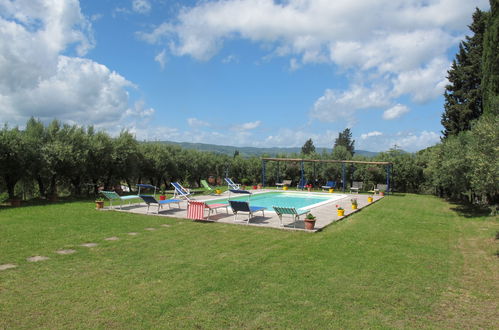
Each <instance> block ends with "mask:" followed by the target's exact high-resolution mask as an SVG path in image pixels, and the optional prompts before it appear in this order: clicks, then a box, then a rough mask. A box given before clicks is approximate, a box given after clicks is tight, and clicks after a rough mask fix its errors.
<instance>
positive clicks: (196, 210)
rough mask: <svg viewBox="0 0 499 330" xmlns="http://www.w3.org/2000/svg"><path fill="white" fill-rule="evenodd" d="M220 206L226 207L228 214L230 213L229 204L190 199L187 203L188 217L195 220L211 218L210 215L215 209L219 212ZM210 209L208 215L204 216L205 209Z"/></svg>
mask: <svg viewBox="0 0 499 330" xmlns="http://www.w3.org/2000/svg"><path fill="white" fill-rule="evenodd" d="M220 208H225V211H226V212H227V214H228V213H229V204H227V203H219V204H206V203H205V202H198V201H189V202H188V205H187V218H188V219H193V220H210V215H211V213H212V212H213V211H215V213H217V210H218V209H220ZM206 209H208V216H207V217H206V219H205V218H204V211H205V210H206Z"/></svg>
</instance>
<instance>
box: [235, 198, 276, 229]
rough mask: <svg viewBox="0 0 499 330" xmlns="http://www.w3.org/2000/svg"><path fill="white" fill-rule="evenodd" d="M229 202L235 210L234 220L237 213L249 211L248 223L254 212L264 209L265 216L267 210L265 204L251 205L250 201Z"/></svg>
mask: <svg viewBox="0 0 499 330" xmlns="http://www.w3.org/2000/svg"><path fill="white" fill-rule="evenodd" d="M229 203H230V207H231V208H232V212H234V221H236V218H237V213H239V212H245V213H248V224H249V222H250V219H251V217H253V213H255V212H259V211H262V213H263V216H265V210H266V209H267V208H266V207H263V206H250V205H249V203H248V202H241V201H229Z"/></svg>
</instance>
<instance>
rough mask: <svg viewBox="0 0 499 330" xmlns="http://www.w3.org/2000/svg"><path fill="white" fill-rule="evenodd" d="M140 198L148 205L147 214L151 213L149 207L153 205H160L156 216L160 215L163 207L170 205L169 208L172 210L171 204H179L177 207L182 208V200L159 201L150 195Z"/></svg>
mask: <svg viewBox="0 0 499 330" xmlns="http://www.w3.org/2000/svg"><path fill="white" fill-rule="evenodd" d="M140 198H142V199H143V200H144V202H145V203H146V204H147V211H146V214H148V213H149V207H150V206H151V204H157V205H158V211H157V212H156V214H159V208H160V207H161V208H162V207H163V205H168V207H169V208H171V204H172V203H173V204H177V206H178V207H179V208H180V202H181V200H180V199H166V200H164V201H158V200H157V199H156V198H154V196H150V195H140Z"/></svg>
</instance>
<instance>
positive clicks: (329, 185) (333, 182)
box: [321, 181, 336, 190]
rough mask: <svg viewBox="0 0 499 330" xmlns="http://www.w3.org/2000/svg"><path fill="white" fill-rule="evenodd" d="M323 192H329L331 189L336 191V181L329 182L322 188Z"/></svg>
mask: <svg viewBox="0 0 499 330" xmlns="http://www.w3.org/2000/svg"><path fill="white" fill-rule="evenodd" d="M321 188H322V190H325V189H327V190H329V189H334V188H336V182H335V181H328V182H327V183H326V184H325V185H324V186H322V187H321Z"/></svg>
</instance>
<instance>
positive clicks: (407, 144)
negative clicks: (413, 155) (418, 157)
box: [393, 131, 440, 151]
mask: <svg viewBox="0 0 499 330" xmlns="http://www.w3.org/2000/svg"><path fill="white" fill-rule="evenodd" d="M393 142H394V143H393V145H397V146H399V147H400V148H402V149H403V150H407V151H418V150H421V149H424V148H427V147H429V146H432V145H435V144H436V143H438V142H440V135H439V134H437V133H435V132H428V131H423V132H421V133H419V134H414V133H407V134H405V133H402V134H400V136H399V137H398V138H396V139H394V141H393Z"/></svg>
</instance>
